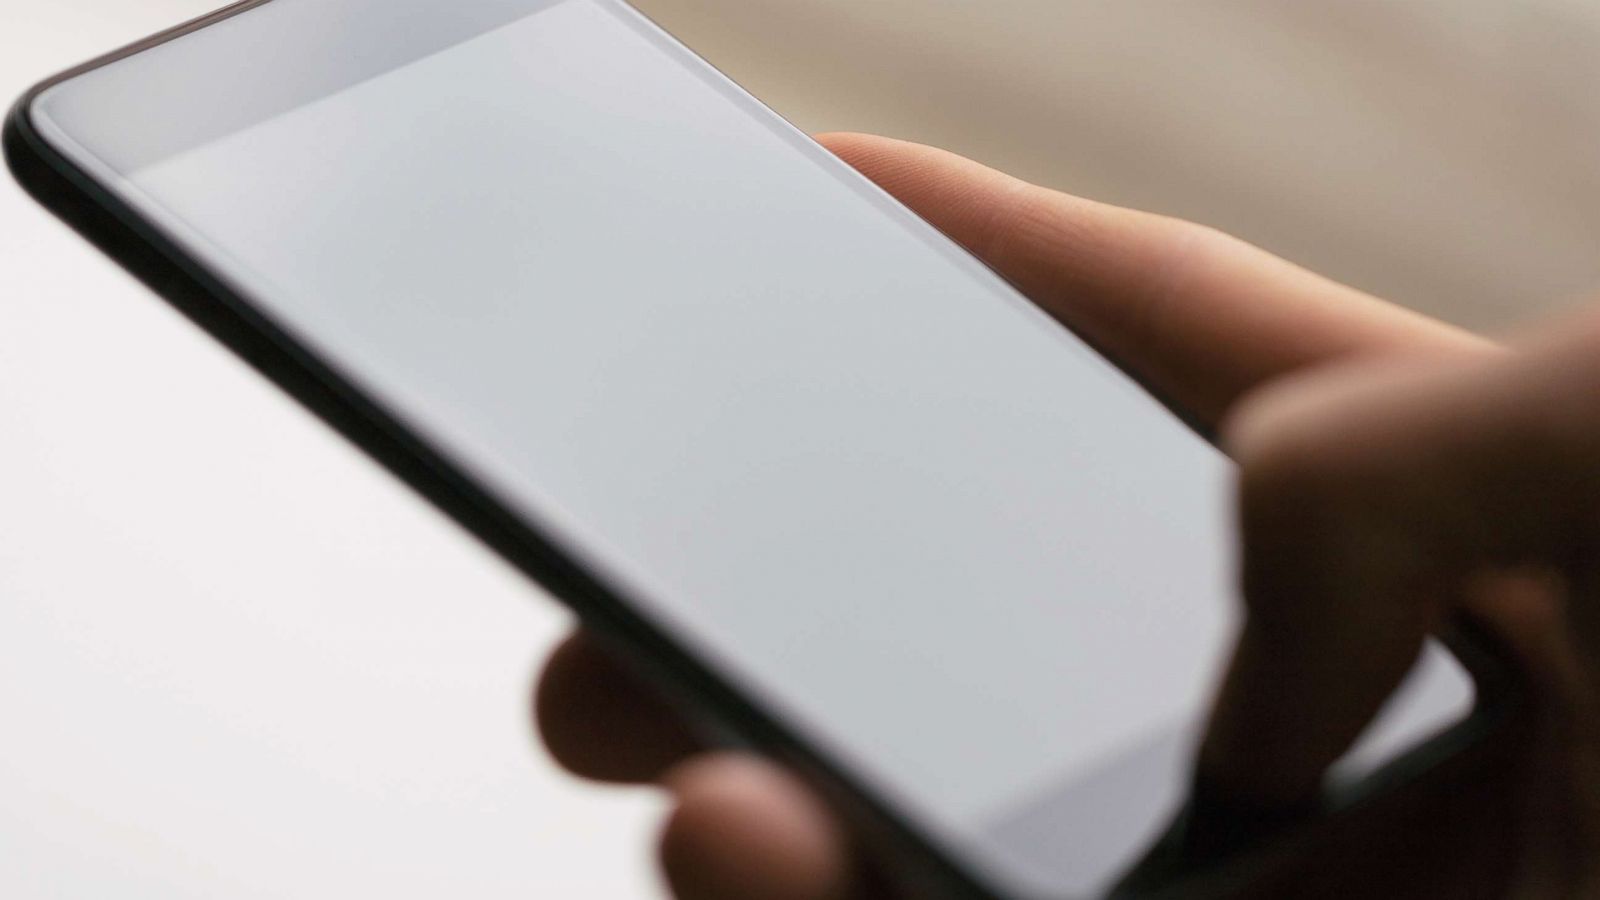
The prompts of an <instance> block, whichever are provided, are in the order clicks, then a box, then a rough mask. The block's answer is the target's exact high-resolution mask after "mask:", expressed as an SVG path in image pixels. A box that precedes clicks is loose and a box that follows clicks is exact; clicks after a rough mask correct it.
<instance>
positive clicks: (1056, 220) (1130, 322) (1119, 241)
mask: <svg viewBox="0 0 1600 900" xmlns="http://www.w3.org/2000/svg"><path fill="white" fill-rule="evenodd" d="M818 139H819V140H820V141H821V142H822V143H823V144H824V145H826V146H827V147H828V148H829V149H830V150H832V151H833V152H834V153H836V154H838V155H839V156H840V157H841V158H842V159H844V160H845V161H846V162H848V163H849V164H850V165H852V166H854V167H855V168H856V169H858V170H860V171H861V172H862V173H863V174H865V175H866V176H867V177H868V178H870V179H872V180H873V181H875V182H877V183H878V184H879V185H880V186H882V187H883V188H884V189H885V190H887V191H889V193H891V194H893V195H895V196H896V197H897V198H898V199H899V200H900V201H901V202H903V203H905V204H906V205H908V206H910V207H911V208H912V209H914V210H916V211H917V212H918V213H919V214H920V215H922V216H923V217H924V218H926V219H928V220H929V221H931V222H932V223H933V224H934V225H936V226H938V227H939V228H940V229H942V230H943V231H944V232H945V233H946V234H948V235H950V236H951V237H952V238H954V239H955V240H957V241H958V242H960V243H962V244H963V245H965V246H966V247H967V248H968V249H970V250H971V251H972V252H974V253H976V254H977V255H978V256H980V257H982V258H983V259H984V260H985V261H987V262H988V263H989V264H990V265H991V266H993V267H994V268H995V269H996V270H997V271H999V272H1000V274H1002V275H1004V276H1005V277H1007V278H1009V279H1010V280H1011V281H1012V282H1013V283H1014V284H1016V285H1017V286H1018V287H1019V288H1020V289H1021V290H1022V291H1023V292H1024V293H1026V294H1027V295H1028V296H1029V297H1031V298H1032V299H1033V301H1034V302H1035V303H1038V304H1039V305H1040V306H1042V307H1043V308H1044V309H1045V310H1047V311H1048V312H1050V313H1051V314H1052V315H1054V316H1055V317H1056V318H1057V319H1059V320H1060V321H1061V322H1062V323H1064V324H1065V325H1067V326H1068V327H1070V328H1072V329H1074V330H1075V331H1077V332H1078V333H1079V334H1080V335H1082V336H1083V337H1084V338H1086V339H1087V340H1089V341H1090V342H1091V343H1093V344H1095V345H1096V346H1097V347H1098V348H1100V349H1101V350H1102V351H1103V352H1105V353H1107V354H1109V355H1110V356H1111V357H1112V358H1114V359H1116V360H1118V361H1119V362H1121V363H1122V364H1124V365H1125V366H1127V367H1128V368H1129V369H1130V370H1131V371H1132V372H1133V374H1135V375H1136V376H1138V377H1139V378H1140V379H1141V380H1142V381H1144V383H1145V384H1146V385H1147V386H1148V387H1149V388H1151V389H1152V390H1153V391H1154V392H1155V393H1156V394H1158V395H1160V396H1161V397H1163V398H1164V399H1166V400H1168V401H1170V402H1172V403H1174V404H1176V405H1177V406H1178V407H1179V408H1180V409H1183V410H1184V411H1185V412H1187V413H1189V414H1191V415H1193V416H1194V417H1196V418H1197V419H1198V420H1200V422H1202V423H1203V424H1205V425H1207V426H1214V425H1215V424H1216V423H1217V422H1219V421H1220V420H1221V418H1222V417H1223V416H1224V415H1225V414H1226V412H1227V411H1228V409H1229V408H1230V407H1231V406H1232V405H1233V403H1234V401H1235V400H1236V399H1237V398H1238V397H1239V396H1241V395H1242V394H1244V393H1245V392H1247V391H1249V390H1250V389H1252V388H1254V387H1256V386H1257V385H1259V384H1261V383H1263V382H1265V381H1268V380H1270V379H1272V378H1275V377H1277V376H1279V375H1282V374H1285V373H1287V372H1291V371H1294V370H1297V369H1301V368H1304V367H1306V366H1309V365H1314V364H1317V363H1321V362H1325V361H1328V360H1331V359H1335V358H1340V357H1348V356H1352V355H1361V354H1370V353H1384V352H1404V353H1417V352H1461V351H1463V350H1468V351H1470V350H1474V349H1480V348H1482V347H1483V346H1485V345H1486V342H1485V341H1484V340H1483V339H1482V338H1478V337H1476V336H1473V335H1471V334H1469V333H1467V332H1465V331H1462V330H1460V329H1457V328H1454V327H1451V326H1448V325H1445V324H1443V323H1441V322H1438V321H1436V320H1433V319H1429V318H1427V317H1424V316H1420V315H1417V314H1416V313H1413V312H1410V311H1407V310H1405V309H1402V308H1400V307H1398V306H1394V305H1392V304H1389V303H1386V302H1384V301H1381V300H1378V299H1376V298H1374V297H1372V296H1370V295H1368V294H1364V293H1362V292H1360V291H1357V290H1354V289H1352V288H1348V287H1345V286H1344V285H1341V284H1338V283H1336V282H1333V281H1330V280H1328V279H1326V278H1323V277H1321V276H1318V275H1314V274H1312V273H1310V272H1308V271H1306V270H1304V269H1302V268H1300V267H1298V266H1295V265H1293V264H1291V263H1288V262H1285V261H1284V260H1282V259H1280V258H1278V257H1276V256H1273V255H1272V254H1270V253H1267V252H1266V251H1264V250H1261V249H1259V248H1256V247H1254V246H1251V245H1250V244H1247V243H1245V242H1243V241H1240V240H1237V239H1235V238H1231V237H1229V236H1227V235H1224V234H1222V233H1221V232H1218V231H1215V230H1213V229H1209V228H1205V227H1202V226H1199V225H1195V224H1193V223H1189V222H1184V221H1180V220H1178V219H1172V218H1168V217H1165V216H1158V215H1153V214H1150V213H1143V212H1137V211H1134V210H1129V209H1122V208H1118V207H1115V206H1109V205H1106V204H1103V203H1097V202H1095V201H1092V200H1085V199H1082V198H1080V197H1073V196H1070V195H1068V194H1063V193H1060V192H1058V191H1053V190H1048V189H1046V188H1042V187H1039V186H1036V185H1032V184H1029V183H1027V182H1024V181H1021V180H1019V179H1016V178H1012V177H1011V176H1009V175H1006V174H1003V173H1001V172H997V171H995V170H993V169H990V168H987V167H985V166H982V165H980V164H978V163H975V162H973V161H971V160H968V159H964V158H962V157H960V156H957V155H955V154H953V153H948V152H946V151H943V150H937V149H934V148H932V147H926V146H922V145H920V144H912V143H908V142H905V141H897V140H891V139H889V138H882V137H872V136H868V135H859V134H829V135H822V136H820V137H819V138H818Z"/></svg>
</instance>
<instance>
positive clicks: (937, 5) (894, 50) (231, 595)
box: [0, 0, 1600, 898]
mask: <svg viewBox="0 0 1600 900" xmlns="http://www.w3.org/2000/svg"><path fill="white" fill-rule="evenodd" d="M441 2H444V0H441ZM210 5H211V4H210V3H209V2H208V0H51V2H49V3H41V2H38V0H0V94H4V95H6V96H15V95H16V94H18V93H20V92H21V91H22V90H23V89H24V88H25V87H26V86H27V84H29V83H31V82H33V81H35V80H37V79H39V78H41V77H43V76H44V75H47V74H49V73H50V72H53V71H55V70H57V69H60V68H64V67H66V66H68V65H70V64H72V63H75V62H78V61H80V60H82V59H84V58H87V57H89V56H91V55H93V54H96V53H98V52H101V51H103V50H105V49H107V48H109V47H111V46H114V45H116V44H119V43H123V42H126V41H129V40H132V39H134V38H137V37H140V36H142V35H143V34H145V33H148V32H151V31H154V30H156V29H158V28H160V27H163V26H165V25H168V24H171V23H173V22H176V21H178V20H180V19H182V18H187V17H190V16H193V15H196V14H198V13H200V12H203V11H205V9H206V8H208V7H209V6H210ZM640 5H641V6H642V7H643V8H645V10H646V11H647V12H649V13H651V14H652V15H654V16H655V17H657V18H658V19H659V20H660V21H661V22H662V23H663V24H665V25H666V26H668V27H669V28H670V29H672V30H674V31H675V32H676V33H678V34H679V35H680V36H681V37H683V38H684V39H685V40H686V41H687V42H688V43H689V44H690V45H691V46H694V47H696V48H697V49H699V50H700V51H701V52H703V53H704V54H705V55H707V56H708V57H710V58H711V59H712V60H713V61H714V62H716V63H718V64H719V65H721V66H723V67H724V68H725V69H727V70H728V71H729V72H730V73H731V74H732V75H733V76H734V77H735V78H737V79H739V80H740V81H742V82H743V83H745V84H746V85H747V86H748V87H750V88H751V89H752V90H753V91H754V92H755V93H757V94H758V95H760V96H762V97H763V98H765V99H766V100H768V101H769V102H770V103H772V104H773V105H774V106H776V107H777V108H778V109H779V110H780V111H782V112H785V113H786V114H788V115H790V116H791V117H792V118H794V119H795V120H796V121H797V122H798V123H799V124H801V125H802V126H804V127H807V128H811V129H860V130H869V131H878V132H882V133H887V134H892V135H897V136H900V137H906V138H912V139H916V140H922V141H927V142H930V143H936V144H941V145H944V146H946V147H949V148H951V149H955V150H958V151H960V152H963V153H966V154H968V155H971V156H974V157H977V158H979V159H981V160H984V161H986V162H989V163H991V164H994V165H997V166H1000V167H1002V168H1006V169H1009V170H1011V171H1013V172H1016V173H1018V174H1021V175H1024V176H1027V177H1029V178H1032V179H1034V180H1037V181H1041V182H1044V183H1047V184H1051V185H1054V186H1057V187H1060V188H1063V189H1066V190H1071V191H1075V192H1078V193H1082V194H1085V195H1089V196H1093V197H1097V198H1100V199H1104V200H1109V201H1114V202H1119V203H1125V204H1130V205H1134V206H1140V207H1145V208H1149V209H1155V210H1159V211H1163V212H1168V213H1173V214H1177V215H1183V216H1187V217H1190V218H1194V219H1198V220H1201V221H1205V222H1209V223H1212V224H1215V225H1218V226H1221V227H1223V228H1226V229H1229V230H1231V231H1234V232H1236V233H1238V234H1241V235H1243V236H1245V237H1247V238H1249V239H1251V240H1254V241H1256V242H1258V243H1261V244H1263V245H1265V246H1267V247H1269V248H1271V249H1273V250H1276V251H1277V252H1279V253H1282V254H1284V255H1286V256H1288V257H1290V258H1292V259H1295V260H1297V261H1299V262H1302V263H1304V264H1306V265H1308V266H1310V267H1312V268H1315V269H1319V270H1321V271H1324V272H1326V273H1328V274H1331V275H1334V276H1335V277H1338V278H1341V279H1344V280H1346V281H1350V282H1352V283H1354V284H1357V285H1359V286H1361V287H1364V288H1366V289H1369V290H1371V291H1374V292H1376V293H1379V294H1383V295H1385V296H1388V297H1391V298H1393V299H1396V300H1398V301H1400V302H1403V303H1406V304H1408V305H1410V306H1414V307H1416V308H1418V309H1422V310H1426V311H1429V312H1433V313H1435V314H1438V315H1441V316H1445V317H1447V318H1450V319H1453V320H1455V321H1458V322H1461V323H1464V324H1467V325H1471V326H1474V327H1479V328H1485V329H1502V328H1508V327H1514V326H1516V325H1517V324H1518V323H1521V322H1524V321H1527V320H1528V319H1530V318H1532V317H1534V316H1536V315H1538V314H1539V313H1541V312H1544V311H1548V310H1552V309H1555V308H1557V307H1559V306H1562V305H1570V304H1572V303H1575V302H1578V300H1579V299H1581V297H1582V296H1583V295H1584V293H1585V292H1586V291H1588V290H1589V288H1590V286H1591V285H1592V284H1594V283H1595V282H1597V281H1600V254H1597V253H1596V250H1597V249H1600V247H1597V244H1600V240H1597V239H1600V165H1597V160H1596V153H1595V152H1594V148H1595V146H1596V140H1595V139H1596V138H1597V137H1600V100H1596V99H1594V97H1595V93H1596V92H1595V89H1594V88H1595V84H1596V82H1597V78H1596V76H1597V75H1600V72H1597V69H1600V52H1597V51H1600V6H1596V5H1594V4H1593V3H1592V2H1588V0H1503V2H1495V0H1406V2H1399V0H1279V2H1267V0H1215V2H1201V0H1164V2H1163V0H1097V2H1071V0H985V2H973V0H641V3H640ZM565 622H566V617H565V616H564V615H563V614H562V613H560V612H559V611H557V610H556V608H555V607H554V606H553V605H552V604H550V603H549V602H548V601H547V600H545V599H544V598H543V597H541V596H540V595H539V592H538V591H536V590H534V589H533V588H531V587H529V586H527V585H526V584H524V583H523V582H522V581H521V580H520V579H518V578H516V577H515V576H513V575H512V574H511V573H509V572H507V571H506V570H505V569H504V568H503V567H502V566H500V565H499V564H498V563H497V562H496V561H494V560H493V559H492V558H490V557H489V555H488V554H487V553H485V552H484V551H482V550H481V549H479V548H478V547H477V546H476V545H475V544H473V543H472V542H471V541H469V540H467V539H466V538H465V537H463V536H462V535H461V534H459V533H458V532H457V530H456V529H454V528H453V527H451V526H449V525H448V524H446V523H444V522H443V521H442V520H441V519H440V517H439V516H437V515H436V514H435V513H433V512H432V511H431V510H429V509H428V508H427V507H425V506H424V505H422V504H421V503H419V502H418V501H416V500H415V499H413V498H412V497H411V496H410V495H409V494H407V493H406V492H404V491H403V490H401V489H400V488H398V487H397V486H395V485H394V484H393V483H392V482H391V481H390V479H388V478H387V477H386V476H384V475H382V474H381V473H379V472H378V471H376V470H375V468H374V467H373V466H371V465H370V464H369V463H368V462H366V461H365V460H364V459H363V458H361V457H360V456H359V455H357V454H356V453H354V452H353V451H351V450H350V449H349V448H347V447H345V446H344V445H343V444H342V443H341V442H339V441H338V440H337V439H335V438H333V437H332V436H330V435H329V434H327V432H326V430H325V429H324V428H323V427H322V426H321V425H319V424H318V423H316V422H314V421H312V420H311V419H310V418H309V417H308V416H306V415H305V414H303V413H301V412H300V411H299V410H298V409H296V408H295V407H294V406H293V405H292V404H290V403H289V402H288V401H286V400H284V399H283V398H282V397H280V396H279V395H278V394H277V392H276V391H274V390H273V389H272V388H270V387H268V386H267V385H265V384H264V383H262V382H261V380H260V379H258V378H256V377H255V376H253V375H252V374H250V373H248V372H246V371H244V370H243V369H242V367H240V366H239V365H237V364H236V363H235V362H234V361H233V360H232V359H231V358H230V357H229V356H228V355H227V354H226V353H225V352H223V351H221V350H220V349H218V348H216V347H214V346H212V344H211V343H210V342H209V341H208V340H207V339H205V338H204V337H202V336H201V335H200V334H199V333H198V332H197V331H196V330H195V329H193V328H192V327H190V326H189V325H188V324H187V323H185V322H183V321H182V320H181V319H179V318H178V317H177V316H176V315H174V314H173V313H171V312H169V311H168V310H167V309H166V308H165V307H164V306H162V305H161V304H160V303H158V302H156V301H155V300H153V299H152V298H150V297H149V295H148V294H147V292H145V291H144V290H143V289H142V288H140V287H139V286H138V285H136V284H134V283H133V282H132V281H131V280H130V279H128V278H127V277H126V276H125V275H123V274H122V273H121V272H119V271H118V270H117V269H115V267H113V266H112V265H110V264H109V263H107V262H106V261H104V260H103V259H101V258H100V257H99V256H98V255H97V254H96V253H94V252H93V251H92V250H90V249H89V248H88V247H87V246H85V245H83V244H82V243H81V242H80V241H79V240H78V239H77V238H76V237H74V236H73V235H71V234H70V233H69V232H67V231H66V230H65V229H64V228H62V227H61V226H59V225H58V224H56V223H55V222H54V221H53V220H51V219H50V218H49V217H48V216H47V215H45V214H44V213H42V212H41V211H40V210H38V209H36V208H35V207H34V206H33V205H32V204H31V203H30V202H29V201H27V200H26V198H24V197H23V196H22V194H21V192H20V191H19V190H17V189H16V188H15V186H14V185H12V184H10V183H9V181H0V721H4V722H5V723H6V727H5V734H6V747H5V751H4V752H3V753H0V896H6V897H19V898H32V897H56V896H118V897H145V896H149V897H180V896H192V897H212V896H241V897H242V896H263V897H269V896H272V897H275V896H286V895H293V896H320V895H326V894H331V893H334V892H338V893H342V894H348V895H355V896H376V895H383V896H391V897H423V896H437V895H446V894H448V895H462V896H479V897H482V896H506V897H525V896H530V895H531V896H553V897H650V896H658V895H659V893H660V889H659V886H658V884H657V879H656V876H655V874H654V871H653V868H652V866H651V863H650V860H649V854H648V850H647V845H648V840H649V835H650V833H651V830H652V828H653V820H654V818H655V816H656V815H657V814H658V813H659V802H658V801H657V800H656V799H654V798H652V797H650V796H648V795H643V794H635V793H617V792H612V791H606V790H602V789H596V788H590V787H585V786H581V785H577V784H574V783H572V782H570V781H569V780H567V779H565V778H563V777H562V776H561V775H560V774H559V773H557V772H556V771H555V770H554V769H553V768H552V767H551V766H550V765H549V763H548V762H547V761H545V760H544V758H543V757H542V756H541V755H540V754H539V753H538V752H537V751H536V750H534V749H533V748H532V744H531V741H530V740H529V735H528V734H527V729H526V726H525V724H524V715H523V702H524V694H525V690H526V686H527V683H528V680H529V679H530V677H531V675H532V672H533V668H534V665H535V660H536V659H537V658H538V657H539V655H541V654H542V653H543V652H544V650H545V649H546V648H547V647H548V646H549V644H550V643H551V642H552V641H553V640H554V639H555V638H556V636H557V635H558V634H559V633H560V631H561V630H562V629H563V628H564V627H565Z"/></svg>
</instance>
